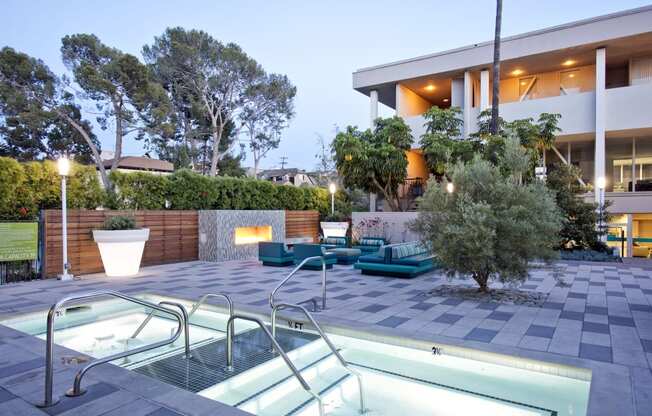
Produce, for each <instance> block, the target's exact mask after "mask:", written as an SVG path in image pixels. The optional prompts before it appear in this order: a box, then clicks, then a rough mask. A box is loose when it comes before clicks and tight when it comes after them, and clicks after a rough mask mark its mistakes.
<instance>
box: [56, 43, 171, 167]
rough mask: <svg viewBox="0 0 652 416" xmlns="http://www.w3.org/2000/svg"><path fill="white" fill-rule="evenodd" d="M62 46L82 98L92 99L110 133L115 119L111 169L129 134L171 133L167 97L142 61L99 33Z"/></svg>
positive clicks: (141, 136)
mask: <svg viewBox="0 0 652 416" xmlns="http://www.w3.org/2000/svg"><path fill="white" fill-rule="evenodd" d="M61 43H62V46H61V55H62V58H63V62H64V64H65V65H66V66H67V67H68V68H69V69H70V70H71V71H72V74H73V78H74V81H75V82H76V83H77V84H78V85H79V86H80V87H81V88H82V90H83V94H82V95H83V98H85V99H88V100H91V101H93V102H94V103H95V106H96V108H97V110H98V111H99V112H100V116H98V117H97V122H98V123H99V124H100V127H101V128H102V129H107V128H108V127H109V123H110V122H111V120H113V128H114V130H115V142H114V151H115V156H114V159H113V163H112V165H111V170H115V169H116V168H117V167H118V163H119V162H120V158H121V157H122V143H123V141H124V138H125V137H126V136H128V135H129V134H132V133H135V134H136V135H137V137H138V138H141V139H142V138H144V137H145V135H170V134H171V131H172V130H173V127H172V126H173V124H172V123H171V121H170V119H169V117H170V114H171V105H170V103H169V101H168V98H167V95H166V94H165V91H164V90H163V88H162V86H161V85H160V84H158V83H156V82H154V81H153V80H152V79H151V77H150V73H149V70H148V69H147V67H146V66H145V65H144V64H142V63H141V62H140V61H139V60H138V58H136V57H135V56H133V55H130V54H127V53H124V52H122V51H120V50H118V49H115V48H111V47H109V46H107V45H105V44H103V43H102V42H101V41H100V40H99V39H98V38H97V36H95V35H89V34H76V35H70V36H65V37H64V38H63V39H62V40H61Z"/></svg>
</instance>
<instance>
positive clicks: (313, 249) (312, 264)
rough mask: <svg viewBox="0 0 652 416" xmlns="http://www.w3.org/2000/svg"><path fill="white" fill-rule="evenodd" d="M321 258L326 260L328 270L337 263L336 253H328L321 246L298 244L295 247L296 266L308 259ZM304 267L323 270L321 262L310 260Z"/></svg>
mask: <svg viewBox="0 0 652 416" xmlns="http://www.w3.org/2000/svg"><path fill="white" fill-rule="evenodd" d="M316 256H320V257H323V258H324V261H325V263H326V268H328V269H330V268H332V267H333V264H335V263H337V255H336V254H335V253H327V252H326V250H325V249H324V248H323V247H322V246H321V245H319V244H296V245H295V246H294V264H299V263H301V262H302V261H303V260H304V259H306V258H308V257H316ZM304 267H305V268H306V269H317V268H321V261H320V260H310V261H309V262H307V263H306V264H305V265H304Z"/></svg>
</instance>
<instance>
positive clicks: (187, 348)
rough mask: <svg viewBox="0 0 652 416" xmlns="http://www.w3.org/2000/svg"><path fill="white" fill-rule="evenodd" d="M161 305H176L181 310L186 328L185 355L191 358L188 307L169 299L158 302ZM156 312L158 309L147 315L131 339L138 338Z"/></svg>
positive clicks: (184, 327)
mask: <svg viewBox="0 0 652 416" xmlns="http://www.w3.org/2000/svg"><path fill="white" fill-rule="evenodd" d="M158 304H159V305H167V306H174V307H176V308H179V310H180V311H181V316H182V317H183V329H184V355H185V357H186V358H190V323H189V316H190V315H189V314H188V312H186V308H184V306H183V305H182V304H180V303H177V302H170V301H167V300H164V301H161V302H159V303H158ZM155 313H156V310H152V311H151V312H150V313H149V315H147V318H145V320H144V321H143V322H142V323H141V324H140V326H139V327H138V328H136V330H135V331H134V333H133V334H132V335H131V336H130V337H129V338H130V339H134V338H136V337H137V336H138V335H139V334H140V333H141V331H142V330H143V329H144V328H145V327H146V326H147V324H148V323H149V321H151V320H152V318H153V317H154V314H155Z"/></svg>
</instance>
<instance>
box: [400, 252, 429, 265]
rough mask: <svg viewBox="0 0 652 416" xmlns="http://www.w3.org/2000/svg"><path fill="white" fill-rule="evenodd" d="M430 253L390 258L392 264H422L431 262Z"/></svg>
mask: <svg viewBox="0 0 652 416" xmlns="http://www.w3.org/2000/svg"><path fill="white" fill-rule="evenodd" d="M433 259H434V256H433V255H432V254H418V255H416V256H410V257H403V258H401V259H392V264H402V265H405V266H422V265H423V264H425V263H427V262H432V260H433Z"/></svg>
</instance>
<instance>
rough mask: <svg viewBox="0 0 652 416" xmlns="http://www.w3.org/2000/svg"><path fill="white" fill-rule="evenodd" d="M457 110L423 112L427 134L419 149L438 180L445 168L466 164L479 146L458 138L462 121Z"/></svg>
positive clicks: (472, 140)
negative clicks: (460, 161) (459, 162)
mask: <svg viewBox="0 0 652 416" xmlns="http://www.w3.org/2000/svg"><path fill="white" fill-rule="evenodd" d="M461 113H462V110H461V109H460V108H459V107H451V108H439V107H437V106H433V107H431V108H430V109H429V110H428V111H426V112H425V114H424V115H423V117H424V118H425V119H426V123H425V127H426V132H425V134H424V135H422V136H421V149H422V150H423V155H424V157H425V159H426V164H427V165H428V169H429V170H430V172H432V173H433V174H434V175H435V176H436V177H438V178H441V177H442V176H443V175H444V173H445V170H446V166H447V165H449V164H452V163H454V162H456V161H458V160H463V161H468V160H470V159H472V158H473V155H474V154H475V153H476V152H477V151H478V150H479V146H480V142H479V141H478V140H475V139H473V138H469V139H465V138H462V137H461V129H462V126H463V124H464V121H463V120H462V118H461V117H460V115H461Z"/></svg>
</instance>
